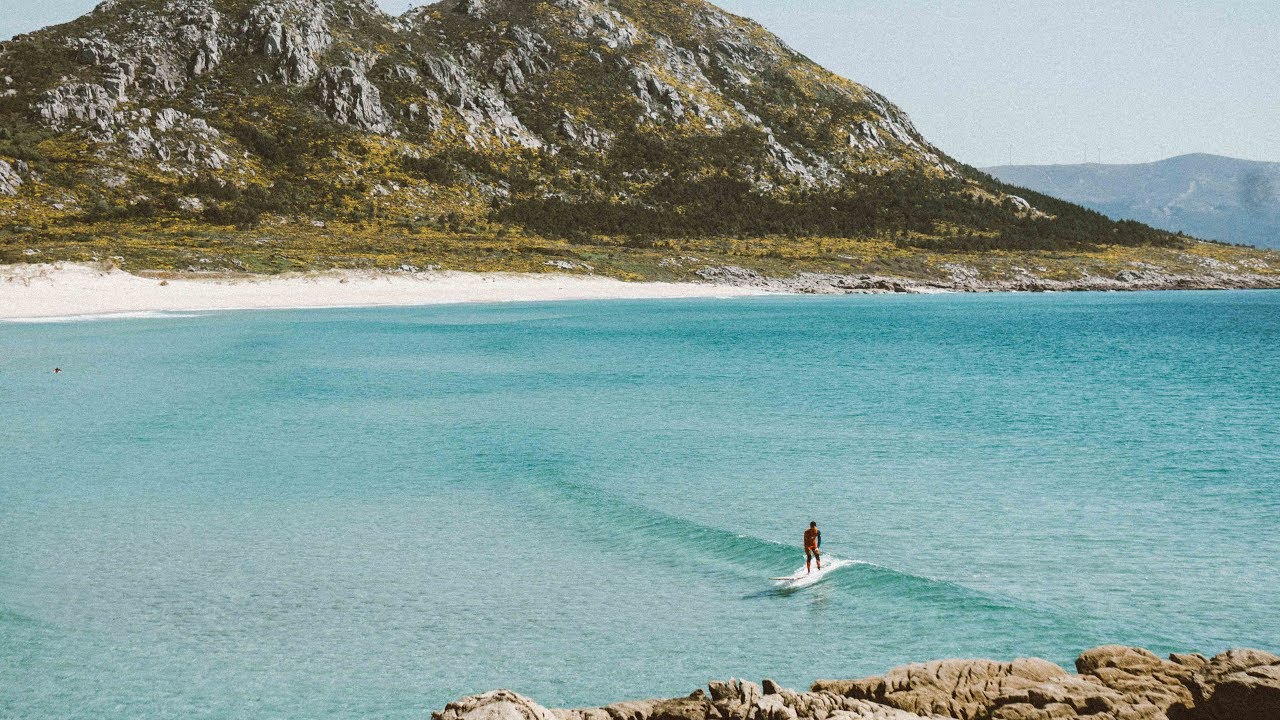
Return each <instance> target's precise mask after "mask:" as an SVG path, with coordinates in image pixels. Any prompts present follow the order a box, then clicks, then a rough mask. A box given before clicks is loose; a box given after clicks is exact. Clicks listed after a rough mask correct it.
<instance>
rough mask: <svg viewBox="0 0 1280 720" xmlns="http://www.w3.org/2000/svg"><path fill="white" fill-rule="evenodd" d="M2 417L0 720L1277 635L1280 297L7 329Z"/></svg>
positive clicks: (268, 316) (388, 315)
mask: <svg viewBox="0 0 1280 720" xmlns="http://www.w3.org/2000/svg"><path fill="white" fill-rule="evenodd" d="M55 366H59V367H61V368H63V370H64V372H63V373H62V374H60V375H56V376H55V375H53V374H52V373H51V372H50V371H51V369H52V368H53V367H55ZM0 413H2V414H0V717H3V718H6V719H8V718H22V719H35V720H42V719H45V718H48V719H53V718H58V719H65V718H95V719H102V718H130V719H135V718H299V719H301V718H357V717H369V718H373V717H376V718H423V717H425V716H426V715H427V713H428V712H429V711H430V710H432V709H438V708H440V707H442V706H443V704H444V703H445V702H447V701H449V700H451V699H454V698H457V697H459V696H461V695H464V694H469V693H474V692H479V691H484V690H489V689H492V688H496V687H508V688H512V689H515V690H518V691H520V692H523V693H526V694H529V695H531V696H533V697H535V698H537V699H538V700H539V701H541V702H542V703H544V704H547V705H552V706H574V705H584V704H601V703H606V702H612V701H616V700H621V699H624V698H641V697H655V696H671V695H677V694H685V693H688V692H689V691H690V690H692V689H693V688H695V687H698V686H700V685H703V684H704V683H705V682H706V681H707V680H708V679H712V678H728V677H730V676H736V677H747V678H751V679H759V678H762V677H770V678H773V679H776V680H778V681H779V682H781V683H783V684H785V685H789V686H793V687H803V686H807V685H808V683H809V682H811V681H812V680H813V679H815V678H820V677H859V676H864V675H869V674H875V673H879V672H882V671H884V670H886V669H888V668H889V667H891V666H894V665H897V664H901V663H906V662H910V661H919V660H926V659H933V658H941V657H974V656H977V657H992V658H998V659H1009V658H1013V657H1018V656H1028V655H1034V656H1041V657H1045V658H1048V659H1050V660H1053V661H1056V662H1060V663H1063V664H1066V665H1068V666H1069V665H1070V663H1071V662H1072V661H1073V659H1074V658H1075V656H1076V655H1077V654H1078V653H1079V652H1080V651H1081V650H1083V649H1086V648H1089V647H1092V646H1095V645H1099V644H1104V643H1130V644H1137V645H1142V646H1146V647H1149V648H1151V649H1153V650H1155V651H1157V652H1169V651H1187V650H1197V651H1202V652H1208V653H1213V652H1217V651H1220V650H1223V649H1225V648H1227V647H1231V646H1239V645H1247V646H1253V647H1261V648H1264V649H1269V650H1272V651H1276V650H1280V293H1276V292H1249V293H1137V294H1073V295H1012V294H1011V295H983V296H973V295H947V296H928V297H921V296H916V297H897V296H893V297H854V298H795V297H790V298H788V297H771V298H754V299H733V300H696V301H685V300H680V301H646V302H630V301H614V302H567V303H547V304H519V305H472V306H452V307H431V308H392V309H387V308H382V309H336V310H308V311H271V312H226V313H214V314H208V315H203V316H198V315H196V316H182V315H171V316H158V317H147V318H133V319H99V320H90V321H78V322H58V323H50V322H45V323H32V324H16V323H10V324H0ZM810 520H816V521H817V522H818V523H819V524H820V527H821V529H822V531H823V539H824V543H823V549H824V550H825V551H826V552H827V553H828V557H829V558H840V559H845V560H849V561H855V562H853V564H850V565H848V566H846V567H844V568H841V569H839V570H836V571H834V572H832V573H831V574H830V575H829V576H828V577H827V578H826V579H825V580H823V581H822V582H820V583H818V584H815V585H812V586H810V587H807V588H804V589H802V590H798V591H795V592H779V591H777V590H776V589H775V588H774V587H773V586H772V585H771V584H770V582H769V580H768V578H769V577H770V576H776V575H782V574H786V573H789V572H792V571H794V570H795V569H796V568H798V567H800V566H801V565H802V564H803V557H802V555H801V553H800V551H799V544H800V536H801V532H802V531H803V529H804V527H805V526H806V525H807V524H808V522H809V521H810Z"/></svg>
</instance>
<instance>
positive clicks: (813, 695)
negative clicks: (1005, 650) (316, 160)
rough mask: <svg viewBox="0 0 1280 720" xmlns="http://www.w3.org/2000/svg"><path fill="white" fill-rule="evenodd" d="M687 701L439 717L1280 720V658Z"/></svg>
mask: <svg viewBox="0 0 1280 720" xmlns="http://www.w3.org/2000/svg"><path fill="white" fill-rule="evenodd" d="M707 690H708V691H709V692H708V691H703V690H696V691H694V692H693V693H692V694H690V695H689V696H687V697H683V698H672V699H664V700H640V701H631V702H620V703H615V704H613V705H606V706H604V707H599V708H585V709H576V710H549V709H547V708H544V707H542V706H541V705H538V704H537V703H536V702H534V701H533V700H530V699H529V698H526V697H524V696H522V695H519V694H517V693H514V692H511V691H509V690H495V691H493V692H489V693H485V694H483V695H474V696H471V697H467V698H463V699H461V700H458V701H456V702H452V703H450V704H449V705H448V706H446V707H445V709H444V710H443V711H441V712H437V713H433V714H432V720H1071V719H1073V718H1079V719H1081V720H1277V719H1280V657H1277V656H1276V655H1272V654H1271V653H1267V652H1263V651H1261V650H1229V651H1227V652H1224V653H1222V654H1220V655H1217V656H1215V657H1213V658H1212V659H1209V658H1206V657H1204V656H1203V655H1198V654H1175V655H1170V656H1169V657H1168V658H1160V657H1158V656H1156V655H1154V654H1153V653H1151V652H1148V651H1147V650H1143V649H1141V648H1134V647H1125V646H1121V645H1108V646H1104V647H1099V648H1094V649H1093V650H1089V651H1087V652H1085V653H1084V654H1082V655H1081V656H1080V657H1079V658H1078V659H1077V660H1076V673H1074V674H1072V673H1068V672H1067V671H1065V670H1063V669H1062V668H1061V667H1059V666H1057V665H1055V664H1053V663H1051V662H1048V661H1046V660H1039V659H1034V658H1031V659H1021V660H1014V661H1013V662H994V661H991V660H937V661H934V662H928V663H919V664H913V665H906V666H903V667H899V668H895V669H893V670H890V671H889V672H888V673H886V674H885V675H883V676H879V677H870V678H864V679H861V680H820V681H818V682H815V683H814V684H813V686H812V687H811V688H810V689H809V691H808V692H796V691H793V690H788V689H785V688H781V687H779V686H778V685H777V684H776V683H774V682H772V681H770V680H765V681H764V682H763V683H762V684H760V685H757V684H755V683H753V682H747V681H744V680H730V681H728V682H712V683H711V684H710V686H709V687H708V689H707Z"/></svg>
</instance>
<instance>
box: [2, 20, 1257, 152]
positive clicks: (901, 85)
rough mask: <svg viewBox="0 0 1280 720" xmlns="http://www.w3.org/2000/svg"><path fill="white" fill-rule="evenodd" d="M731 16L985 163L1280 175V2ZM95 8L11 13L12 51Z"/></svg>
mask: <svg viewBox="0 0 1280 720" xmlns="http://www.w3.org/2000/svg"><path fill="white" fill-rule="evenodd" d="M381 2H382V4H383V6H384V7H386V8H387V10H389V11H391V12H394V13H399V12H402V11H404V10H405V9H406V8H407V7H408V6H409V3H408V2H405V1H404V0H381ZM719 4H720V5H721V6H722V7H724V8H725V9H727V10H730V11H732V12H736V13H739V14H742V15H747V16H749V17H752V18H755V19H756V20H759V21H760V22H761V23H763V24H764V25H765V26H766V27H768V28H770V29H772V30H773V31H775V32H777V33H778V34H779V35H781V36H782V37H783V38H784V39H785V40H786V41H787V42H788V43H790V44H791V45H792V46H793V47H795V48H796V49H797V50H799V51H801V52H803V53H805V54H806V55H808V56H810V57H811V58H813V59H814V60H816V61H818V62H819V63H821V64H823V65H826V66H827V67H829V68H831V69H832V70H835V71H836V72H838V73H840V74H842V75H845V76H847V77H850V78H852V79H854V80H857V81H858V82H861V83H863V84H865V85H868V86H870V87H872V88H873V89H875V90H878V91H880V92H881V93H883V94H884V95H886V96H888V97H889V99H890V100H892V101H894V102H895V103H897V104H898V105H900V106H901V107H903V108H904V109H906V110H907V112H908V113H910V115H911V117H912V118H913V119H914V120H915V122H916V124H917V125H918V126H919V127H920V129H921V130H922V131H923V132H924V134H925V136H926V137H928V138H929V139H930V140H932V141H933V142H934V143H935V144H937V145H938V146H939V147H941V148H942V149H944V150H945V151H947V152H949V153H950V154H952V155H954V156H955V157H957V158H959V159H961V160H963V161H965V162H968V163H971V164H975V165H980V166H981V165H991V164H997V163H1001V164H1002V163H1009V162H1015V163H1051V162H1066V163H1074V162H1082V161H1084V160H1085V159H1086V158H1087V159H1088V160H1090V161H1099V160H1101V161H1103V162H1143V161H1148V160H1155V159H1158V158H1161V157H1166V156H1171V155H1178V154H1182V153H1187V152H1211V153H1219V154H1223V155H1233V156H1236V157H1243V158H1249V159H1253V160H1272V161H1280V0H1230V1H1224V2H1209V1H1208V0H1129V1H1127V2H1103V1H1095V2H1081V1H1076V2H1071V1H1069V0H1022V1H1021V2H1016V3H1015V2H1007V1H1002V2H994V1H986V0H951V1H949V2H948V1H945V0H938V1H936V2H927V1H925V0H888V1H886V0H722V1H721V2H720V3H719ZM93 5H94V2H93V0H39V1H38V2H37V1H32V0H0V37H6V38H7V37H10V36H12V35H14V34H16V33H19V32H26V31H29V30H33V29H36V28H38V27H42V26H44V25H48V24H50V23H54V22H62V21H65V20H69V19H71V18H73V17H75V16H77V15H79V14H82V13H84V12H86V11H88V10H89V9H90V8H92V7H93Z"/></svg>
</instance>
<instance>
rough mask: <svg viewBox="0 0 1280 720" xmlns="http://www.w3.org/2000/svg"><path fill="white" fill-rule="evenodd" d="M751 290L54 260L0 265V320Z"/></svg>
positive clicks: (586, 279)
mask: <svg viewBox="0 0 1280 720" xmlns="http://www.w3.org/2000/svg"><path fill="white" fill-rule="evenodd" d="M766 292H768V291H767V290H765V289H761V288H751V287H729V286H724V285H711V284H699V283H629V282H622V281H619V280H613V279H611V278H603V277H594V276H578V275H568V274H561V273H547V274H528V275H522V274H511V273H465V272H428V273H370V272H361V271H351V270H346V271H330V272H323V273H308V274H286V275H279V276H246V277H235V276H208V277H199V276H192V277H176V278H175V277H170V278H168V279H161V278H155V277H140V276H137V275H131V274H129V273H126V272H123V271H121V270H104V269H101V268H98V267H94V266H90V265H83V264H75V263H57V264H52V265H2V266H0V319H3V320H20V319H35V318H54V317H75V316H87V315H108V314H123V313H147V312H184V311H187V312H189V311H206V310H248V309H270V308H276V309H283V308H317V307H366V306H381V305H438V304H450V303H484V302H521V301H538V300H602V299H643V298H694V297H730V296H743V295H761V294H765V293H766Z"/></svg>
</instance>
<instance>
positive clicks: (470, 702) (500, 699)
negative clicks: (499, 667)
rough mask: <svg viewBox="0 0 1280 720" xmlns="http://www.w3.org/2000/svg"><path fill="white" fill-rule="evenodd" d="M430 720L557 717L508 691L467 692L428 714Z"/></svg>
mask: <svg viewBox="0 0 1280 720" xmlns="http://www.w3.org/2000/svg"><path fill="white" fill-rule="evenodd" d="M431 720H557V718H556V716H555V715H554V714H552V712H551V711H550V710H548V709H546V708H544V707H542V706H541V705H539V704H538V703H536V702H534V701H532V700H530V699H529V698H527V697H525V696H523V695H521V694H519V693H515V692H512V691H510V690H493V691H490V692H487V693H484V694H482V695H471V696H469V697H465V698H462V699H461V700H456V701H454V702H451V703H449V704H448V705H446V706H445V708H444V710H442V711H441V712H436V713H431Z"/></svg>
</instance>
